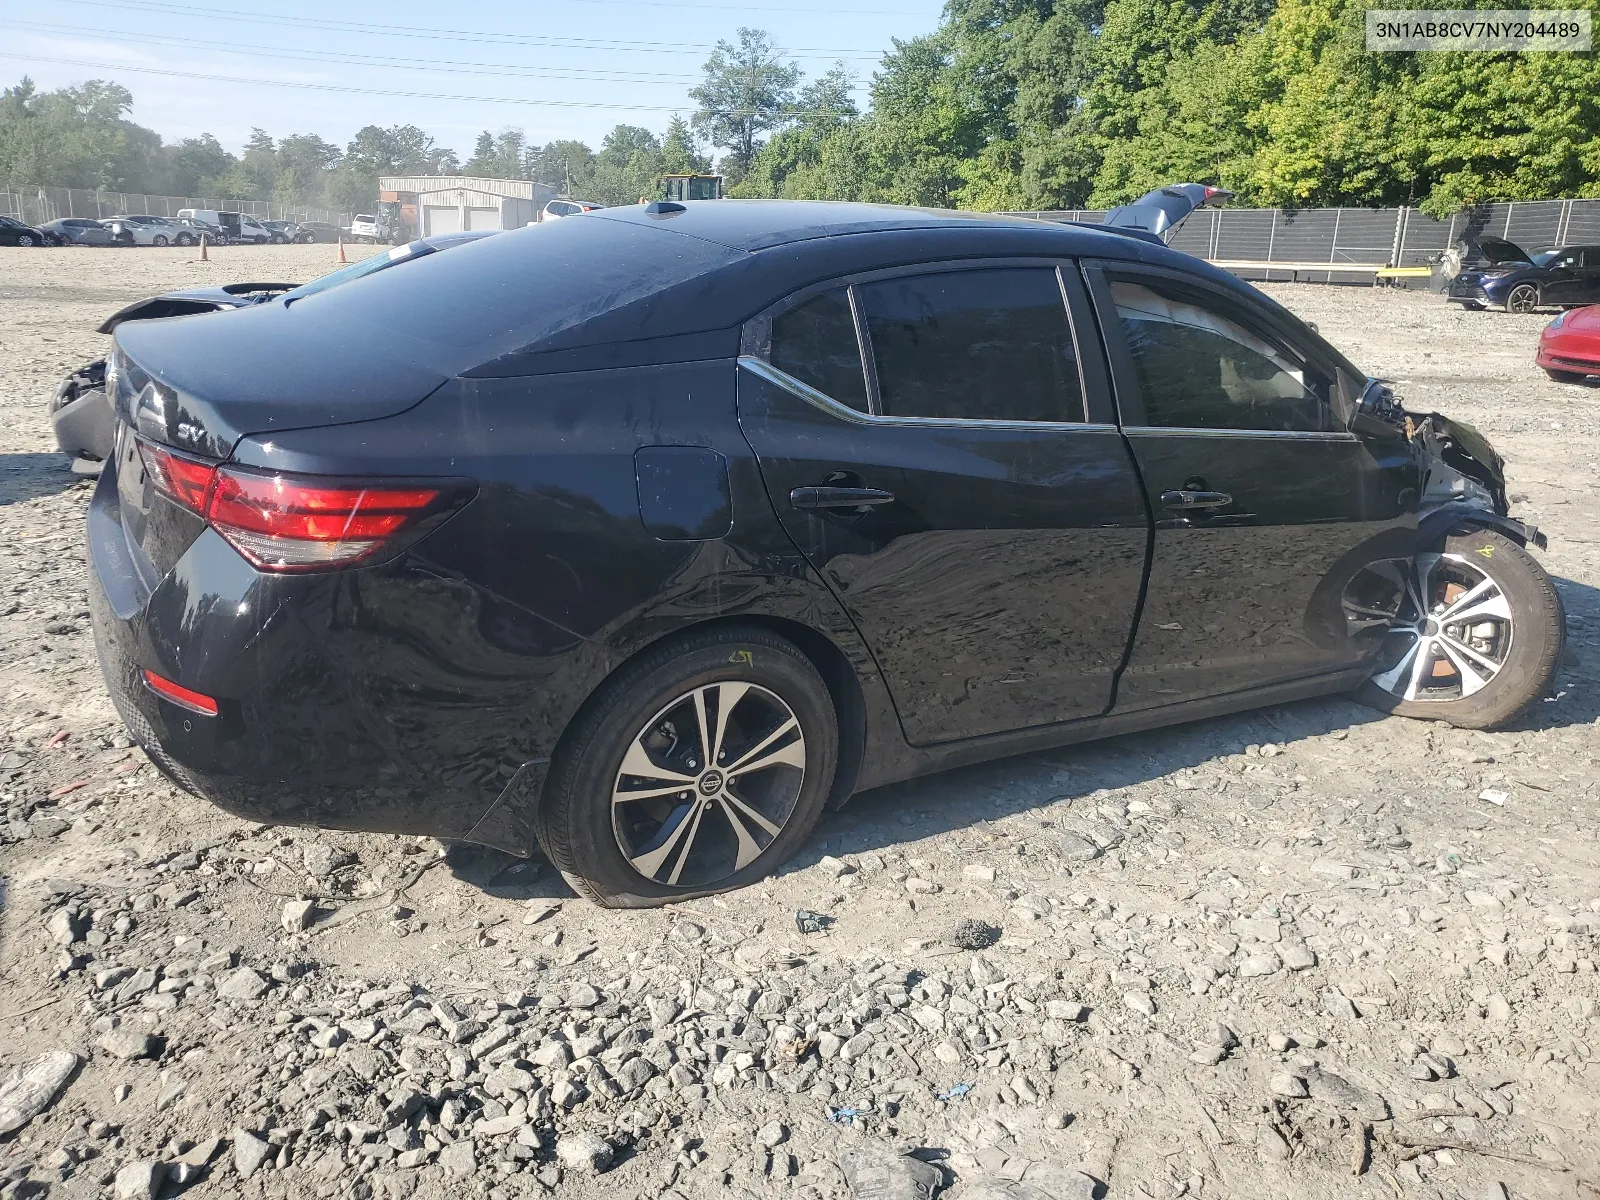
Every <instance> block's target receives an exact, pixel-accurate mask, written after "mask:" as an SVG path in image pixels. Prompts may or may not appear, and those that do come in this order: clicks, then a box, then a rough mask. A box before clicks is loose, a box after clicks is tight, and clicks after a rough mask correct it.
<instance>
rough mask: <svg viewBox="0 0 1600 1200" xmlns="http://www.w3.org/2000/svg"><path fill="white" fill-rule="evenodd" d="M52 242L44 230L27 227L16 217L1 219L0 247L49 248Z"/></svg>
mask: <svg viewBox="0 0 1600 1200" xmlns="http://www.w3.org/2000/svg"><path fill="white" fill-rule="evenodd" d="M50 242H51V238H50V236H49V235H48V234H46V233H45V232H44V230H42V229H36V228H35V227H34V226H32V225H25V224H23V223H22V222H21V221H19V220H17V218H15V217H0V246H48V245H50Z"/></svg>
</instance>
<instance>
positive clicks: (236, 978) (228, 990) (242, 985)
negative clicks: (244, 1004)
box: [217, 967, 272, 1000]
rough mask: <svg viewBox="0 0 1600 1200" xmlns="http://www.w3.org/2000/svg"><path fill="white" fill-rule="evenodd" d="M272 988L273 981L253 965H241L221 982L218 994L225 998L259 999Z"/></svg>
mask: <svg viewBox="0 0 1600 1200" xmlns="http://www.w3.org/2000/svg"><path fill="white" fill-rule="evenodd" d="M271 988H272V982H271V981H270V980H268V979H267V978H265V977H264V976H263V975H262V974H261V973H260V972H259V971H256V970H254V969H253V968H251V967H240V968H239V969H238V970H236V971H234V972H233V973H232V974H231V975H229V976H228V977H227V978H226V979H224V980H223V981H222V982H221V983H220V984H218V985H217V995H219V996H221V997H223V998H224V999H225V1000H259V999H261V997H263V996H265V995H266V994H267V992H268V991H270V990H271Z"/></svg>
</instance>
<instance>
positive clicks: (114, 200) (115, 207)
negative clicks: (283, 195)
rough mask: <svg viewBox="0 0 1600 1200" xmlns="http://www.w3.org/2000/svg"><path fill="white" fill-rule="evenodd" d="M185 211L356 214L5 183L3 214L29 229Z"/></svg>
mask: <svg viewBox="0 0 1600 1200" xmlns="http://www.w3.org/2000/svg"><path fill="white" fill-rule="evenodd" d="M180 208H215V209H220V210H222V211H223V212H241V213H248V214H249V215H250V216H252V217H255V218H256V219H257V220H258V221H326V222H328V223H329V224H332V225H338V226H340V227H344V226H347V225H349V224H350V214H349V213H342V212H338V211H337V210H335V209H331V208H318V207H316V206H314V205H307V204H279V203H277V202H276V201H268V200H227V199H223V198H221V197H217V196H147V195H142V194H140V193H137V192H106V191H100V190H98V189H90V188H58V187H35V186H32V185H30V184H13V183H5V184H0V214H3V215H5V216H8V217H16V218H17V219H18V220H19V221H24V222H26V223H27V224H29V225H42V224H44V222H46V221H54V220H56V219H57V218H59V217H88V218H89V219H90V220H93V221H98V220H101V219H103V218H105V217H119V216H130V217H132V216H152V217H176V216H177V215H178V210H179V209H180Z"/></svg>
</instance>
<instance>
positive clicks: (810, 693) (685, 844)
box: [535, 627, 839, 908]
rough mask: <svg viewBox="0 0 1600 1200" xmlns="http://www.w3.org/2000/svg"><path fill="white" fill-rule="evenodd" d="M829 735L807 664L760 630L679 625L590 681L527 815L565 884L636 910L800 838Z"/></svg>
mask: <svg viewBox="0 0 1600 1200" xmlns="http://www.w3.org/2000/svg"><path fill="white" fill-rule="evenodd" d="M838 747H839V732H838V724H837V719H836V717H835V714H834V708H833V701H832V698H831V697H830V695H829V694H828V689H827V686H826V685H825V684H824V683H823V681H822V678H821V676H819V675H818V674H817V671H816V668H815V667H813V666H812V665H811V663H810V661H809V660H808V659H807V658H806V657H805V655H804V654H802V653H801V652H800V651H799V650H798V649H796V648H795V646H794V645H792V644H791V643H789V642H787V641H785V640H784V639H783V638H780V637H778V636H776V635H775V634H772V633H770V632H768V631H766V630H763V629H759V628H754V627H751V628H736V629H719V630H711V631H707V632H704V633H698V634H696V633H691V634H688V635H686V636H684V637H682V638H675V639H672V640H671V641H669V642H667V643H665V644H663V645H661V646H659V647H656V648H654V649H652V650H650V651H647V652H646V653H645V654H644V655H642V656H641V657H640V658H639V659H637V660H635V661H634V662H632V663H630V664H628V665H627V666H625V667H623V668H622V669H621V670H620V671H618V672H617V674H616V675H614V676H613V677H612V678H611V679H609V680H607V682H606V683H605V684H604V685H603V686H602V687H601V688H600V689H599V691H598V692H597V693H596V694H595V696H594V697H593V698H592V699H591V701H590V702H589V704H588V705H587V706H586V707H585V709H584V711H583V712H582V713H581V714H580V715H579V717H578V718H577V719H576V720H575V721H574V723H573V726H572V728H571V729H570V730H569V731H568V733H567V734H566V736H565V737H564V738H563V740H562V747H561V750H560V752H559V753H558V754H557V756H556V761H555V763H554V765H553V767H552V769H551V775H550V779H549V782H548V784H547V785H546V788H545V794H544V800H543V803H542V804H541V805H540V808H539V811H538V813H537V815H536V819H535V830H536V833H537V835H538V839H539V844H540V846H541V847H542V848H543V850H544V852H545V854H546V855H547V856H548V857H549V858H550V861H551V862H552V863H554V864H555V866H556V867H557V869H559V870H560V871H561V873H562V874H563V875H564V876H565V877H566V878H567V881H568V882H569V883H571V884H572V886H573V888H575V889H576V890H577V891H578V892H580V893H582V894H583V895H585V896H588V897H589V898H590V899H591V900H593V901H595V902H596V903H597V904H601V905H604V906H605V907H608V908H646V907H654V906H657V905H661V904H666V903H669V902H671V901H674V900H683V899H686V898H688V897H691V896H700V895H706V894H708V893H711V892H721V891H727V890H729V889H732V888H737V887H742V886H744V885H745V884H748V883H752V882H754V881H756V880H758V879H761V878H763V877H764V876H766V875H768V874H770V873H771V872H772V871H773V870H774V869H775V868H776V867H778V866H779V864H781V863H782V862H784V860H785V859H787V858H788V857H789V856H790V855H791V854H793V853H794V851H795V850H796V849H797V848H798V847H799V846H800V845H801V843H802V842H804V840H805V838H806V837H807V836H808V835H809V834H810V832H811V829H812V827H813V826H814V825H815V824H816V821H817V818H818V816H819V815H820V814H821V812H822V807H823V804H824V802H825V801H826V799H827V797H828V792H829V790H830V789H831V787H832V786H833V774H834V768H835V765H836V763H837V761H838Z"/></svg>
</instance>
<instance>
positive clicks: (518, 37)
mask: <svg viewBox="0 0 1600 1200" xmlns="http://www.w3.org/2000/svg"><path fill="white" fill-rule="evenodd" d="M57 2H58V3H63V4H84V5H89V6H90V7H93V8H113V9H118V10H122V11H127V10H130V9H132V10H142V11H145V12H150V13H159V14H163V15H167V16H183V17H199V18H205V19H210V20H219V21H244V22H248V23H251V24H257V25H272V26H276V27H281V26H284V25H293V26H299V27H302V28H307V29H326V30H333V31H338V32H342V33H359V34H363V35H366V36H380V37H405V38H425V39H428V40H433V41H459V42H480V43H481V42H487V43H491V44H494V45H505V44H512V45H526V46H549V47H554V48H559V49H563V50H604V51H607V52H616V51H626V52H629V53H636V54H701V53H703V52H705V51H707V50H713V49H715V46H713V45H711V44H709V43H703V42H640V41H624V40H615V39H607V38H564V37H547V36H539V35H534V34H516V33H494V32H485V31H482V30H471V29H439V28H435V27H431V26H424V25H373V24H367V23H363V22H358V21H335V20H327V19H323V18H317V17H292V16H281V17H279V16H274V17H265V16H253V15H251V14H249V13H239V12H216V11H214V10H211V9H205V8H192V7H190V6H188V5H182V4H168V3H162V2H160V0H57ZM596 2H598V0H596ZM728 11H730V12H733V11H741V12H746V13H747V12H748V9H743V10H733V9H730V10H728ZM851 11H852V12H854V13H859V12H862V11H865V10H860V9H855V10H851ZM894 15H896V16H900V15H914V14H899V13H897V14H894ZM783 53H785V54H789V55H792V56H794V57H797V58H853V59H856V60H858V61H868V62H876V61H877V60H878V58H879V57H880V53H879V52H878V51H871V50H862V49H854V50H829V49H826V48H820V47H815V46H797V47H792V48H789V49H786V50H784V51H783Z"/></svg>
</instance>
